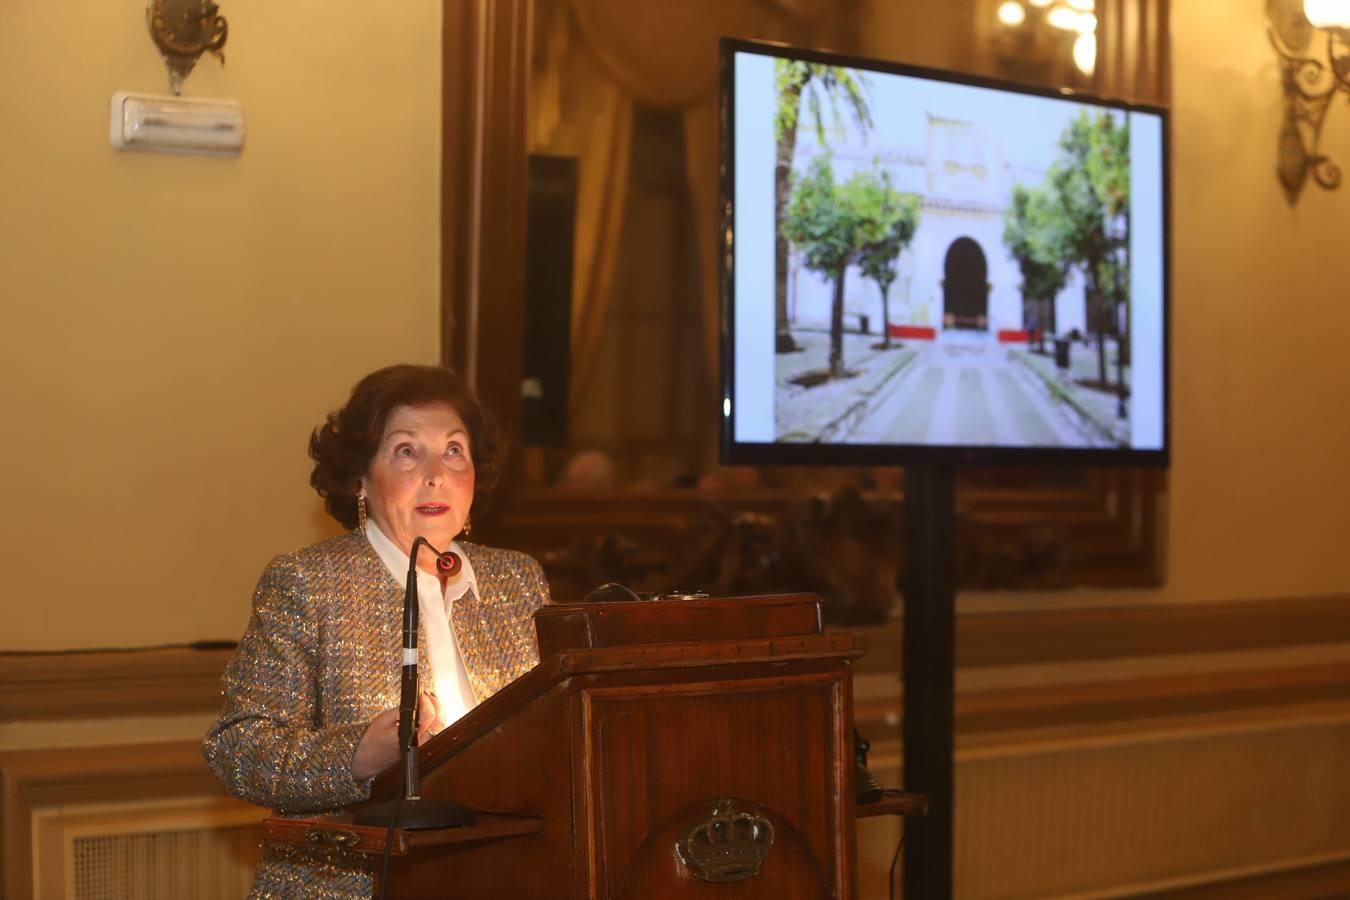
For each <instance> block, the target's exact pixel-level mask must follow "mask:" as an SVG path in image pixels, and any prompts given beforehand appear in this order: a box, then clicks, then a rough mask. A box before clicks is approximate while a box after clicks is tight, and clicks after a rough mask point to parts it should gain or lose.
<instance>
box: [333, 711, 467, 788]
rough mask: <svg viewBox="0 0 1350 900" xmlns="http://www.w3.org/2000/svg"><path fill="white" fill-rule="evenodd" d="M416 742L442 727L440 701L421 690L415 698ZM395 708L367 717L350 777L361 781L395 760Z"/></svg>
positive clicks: (396, 748) (354, 754) (396, 724)
mask: <svg viewBox="0 0 1350 900" xmlns="http://www.w3.org/2000/svg"><path fill="white" fill-rule="evenodd" d="M417 723H418V728H417V742H418V743H419V744H420V743H422V741H424V740H425V739H426V738H427V737H428V736H429V735H433V734H436V733H437V732H439V731H440V730H441V729H442V728H444V727H445V723H444V722H443V721H442V720H441V703H440V701H439V700H438V699H436V695H435V694H432V693H428V692H426V691H423V692H422V693H421V694H420V695H419V696H418V698H417ZM399 755H400V753H399V747H398V707H396V706H395V707H392V708H390V709H386V710H385V711H384V712H382V713H380V714H379V715H378V716H376V717H375V718H373V719H371V720H370V724H369V725H368V726H366V733H365V734H363V735H361V743H359V744H357V745H356V752H355V753H353V754H352V777H353V778H355V779H356V780H357V781H364V780H366V779H367V778H370V777H372V776H374V775H378V774H379V773H380V772H383V771H384V770H385V769H387V768H389V767H390V766H392V765H393V764H394V763H396V762H398V760H399Z"/></svg>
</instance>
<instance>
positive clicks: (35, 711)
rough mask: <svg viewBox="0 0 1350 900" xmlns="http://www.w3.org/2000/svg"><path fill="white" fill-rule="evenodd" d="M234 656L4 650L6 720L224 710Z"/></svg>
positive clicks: (226, 652)
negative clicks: (225, 675)
mask: <svg viewBox="0 0 1350 900" xmlns="http://www.w3.org/2000/svg"><path fill="white" fill-rule="evenodd" d="M232 655H234V650H233V649H211V650H193V649H189V648H185V647H175V648H168V649H153V650H118V651H93V652H75V653H9V654H0V722H14V721H32V720H38V721H51V720H54V719H86V718H88V719H97V718H126V717H130V716H149V715H156V716H167V715H181V714H184V713H201V712H211V711H213V710H219V709H220V708H221V697H220V676H221V672H222V671H224V668H225V663H226V662H228V661H229V659H230V657H231V656H232Z"/></svg>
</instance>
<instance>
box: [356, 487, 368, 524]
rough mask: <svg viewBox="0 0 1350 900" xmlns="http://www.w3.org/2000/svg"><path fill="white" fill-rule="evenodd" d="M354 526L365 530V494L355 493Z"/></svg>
mask: <svg viewBox="0 0 1350 900" xmlns="http://www.w3.org/2000/svg"><path fill="white" fill-rule="evenodd" d="M356 527H357V528H359V529H361V530H362V531H365V530H366V495H365V494H357V495H356Z"/></svg>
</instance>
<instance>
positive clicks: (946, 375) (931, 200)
mask: <svg viewBox="0 0 1350 900" xmlns="http://www.w3.org/2000/svg"><path fill="white" fill-rule="evenodd" d="M822 59H823V60H824V61H822ZM728 74H729V75H730V86H729V94H728V95H727V100H728V102H729V107H728V111H729V116H728V122H729V124H730V129H731V130H730V132H729V133H728V134H727V135H726V138H727V140H726V142H725V145H724V146H725V147H726V148H728V149H727V152H728V153H729V159H728V160H727V161H728V169H729V171H728V182H727V183H728V185H729V186H730V196H729V198H728V199H729V200H730V206H729V209H730V222H729V225H730V232H731V238H732V239H731V241H730V247H731V256H730V257H729V263H730V276H731V277H730V279H729V280H728V282H727V284H728V288H729V290H730V296H729V297H728V298H727V300H728V302H729V308H728V314H729V316H728V318H729V322H730V326H731V327H730V332H729V335H728V336H727V339H728V340H729V341H730V343H729V345H728V346H727V348H726V349H727V351H728V352H727V361H728V365H729V366H730V372H729V373H728V375H729V377H728V378H726V379H725V382H724V383H725V385H726V395H725V399H724V402H723V413H724V416H725V418H726V423H725V424H726V425H727V426H728V427H729V428H730V445H731V446H732V447H733V448H736V447H742V448H744V447H747V446H754V445H775V446H779V445H794V444H795V445H816V446H822V445H823V446H836V445H837V446H870V447H925V448H940V447H955V448H1032V449H1054V450H1083V451H1090V452H1091V451H1125V452H1127V453H1128V452H1129V451H1139V452H1142V453H1143V454H1145V455H1146V454H1148V453H1149V452H1163V451H1165V450H1166V430H1167V428H1166V334H1165V327H1166V271H1165V269H1166V266H1165V263H1166V254H1165V246H1166V244H1165V241H1166V236H1165V225H1166V223H1165V177H1164V174H1165V134H1164V128H1165V125H1164V119H1163V114H1162V113H1161V112H1160V111H1157V110H1140V109H1136V108H1132V107H1125V106H1120V105H1110V104H1105V103H1100V102H1089V101H1084V100H1082V99H1079V98H1076V97H1073V96H1067V95H1054V94H1048V93H1044V92H1031V91H1028V90H1023V89H1018V88H1014V87H1012V86H991V85H990V84H988V83H981V84H970V83H962V82H959V81H956V80H951V79H952V78H954V76H952V77H946V76H942V75H941V74H940V73H931V72H927V71H925V70H909V69H905V70H897V68H896V67H884V66H881V65H880V64H878V66H877V67H876V68H873V67H870V66H863V65H838V64H833V63H832V62H831V61H830V58H829V57H821V56H820V55H818V54H800V55H798V54H794V53H793V51H789V50H784V49H782V48H775V49H768V48H763V49H761V48H751V49H746V48H744V47H737V48H735V49H734V50H732V51H731V53H730V65H729V68H728Z"/></svg>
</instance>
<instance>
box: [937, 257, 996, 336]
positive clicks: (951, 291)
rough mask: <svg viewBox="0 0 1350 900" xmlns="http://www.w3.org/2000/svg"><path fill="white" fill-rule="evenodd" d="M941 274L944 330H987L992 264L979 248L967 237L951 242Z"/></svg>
mask: <svg viewBox="0 0 1350 900" xmlns="http://www.w3.org/2000/svg"><path fill="white" fill-rule="evenodd" d="M942 274H943V279H942V319H943V325H944V327H946V328H970V329H978V330H980V331H983V330H985V329H986V328H988V326H989V263H988V262H987V261H986V260H985V258H984V251H983V250H981V249H980V245H979V244H977V243H975V241H974V240H972V239H971V238H968V237H959V238H957V239H956V240H954V241H952V245H951V246H950V247H948V248H947V260H946V263H945V264H944V265H943V272H942Z"/></svg>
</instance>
